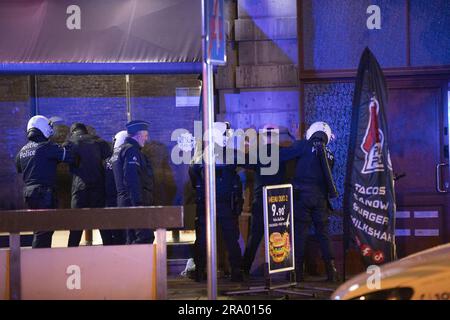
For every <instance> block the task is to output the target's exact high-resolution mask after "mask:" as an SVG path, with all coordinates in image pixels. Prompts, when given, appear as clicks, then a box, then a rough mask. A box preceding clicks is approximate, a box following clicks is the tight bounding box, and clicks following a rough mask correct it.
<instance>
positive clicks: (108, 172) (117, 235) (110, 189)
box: [102, 130, 128, 245]
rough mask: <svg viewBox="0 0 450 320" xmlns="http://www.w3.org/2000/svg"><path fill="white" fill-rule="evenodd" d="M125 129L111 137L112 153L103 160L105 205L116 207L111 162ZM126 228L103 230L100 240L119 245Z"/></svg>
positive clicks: (116, 157) (124, 236) (125, 133)
mask: <svg viewBox="0 0 450 320" xmlns="http://www.w3.org/2000/svg"><path fill="white" fill-rule="evenodd" d="M127 136H128V133H127V131H126V130H122V131H119V132H117V134H116V135H115V136H114V139H113V144H112V145H113V154H112V156H111V157H109V158H108V159H107V160H106V162H105V206H106V207H117V189H116V183H115V181H114V171H113V163H114V162H116V161H117V159H118V157H119V152H120V147H121V146H122V145H123V144H124V143H125V139H126V138H127ZM126 238H127V237H126V230H104V231H103V234H102V240H103V244H104V245H121V244H125V243H126Z"/></svg>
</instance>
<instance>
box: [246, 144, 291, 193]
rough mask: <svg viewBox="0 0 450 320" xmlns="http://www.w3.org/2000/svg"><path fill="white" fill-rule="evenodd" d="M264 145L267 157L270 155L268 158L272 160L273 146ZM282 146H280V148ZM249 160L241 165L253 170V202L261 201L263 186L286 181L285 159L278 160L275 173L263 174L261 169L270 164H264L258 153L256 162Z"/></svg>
mask: <svg viewBox="0 0 450 320" xmlns="http://www.w3.org/2000/svg"><path fill="white" fill-rule="evenodd" d="M265 147H266V148H267V155H268V157H270V159H272V161H273V160H274V157H273V156H274V155H273V151H272V150H273V148H272V145H271V144H269V145H265ZM281 149H282V148H280V150H281ZM249 162H250V161H249V160H248V159H247V161H246V165H244V166H243V167H244V168H245V169H250V170H252V171H254V172H255V182H254V199H253V202H261V201H262V198H263V191H262V190H263V188H264V187H265V186H269V185H276V184H283V183H286V177H285V175H286V165H285V161H281V160H280V162H279V167H278V171H277V173H275V174H273V175H265V174H263V172H262V169H263V168H265V167H269V166H270V165H271V164H270V163H269V164H264V163H263V162H262V161H261V159H260V158H259V155H258V159H257V162H256V164H250V163H249Z"/></svg>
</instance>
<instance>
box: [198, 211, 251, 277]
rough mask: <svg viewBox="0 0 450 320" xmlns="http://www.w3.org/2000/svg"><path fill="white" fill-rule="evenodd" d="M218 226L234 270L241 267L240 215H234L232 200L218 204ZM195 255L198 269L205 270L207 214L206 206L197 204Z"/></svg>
mask: <svg viewBox="0 0 450 320" xmlns="http://www.w3.org/2000/svg"><path fill="white" fill-rule="evenodd" d="M216 212H217V216H216V222H217V224H216V225H217V228H220V229H221V231H222V235H223V239H224V241H225V246H226V248H227V250H228V259H229V263H230V266H231V269H232V270H240V269H241V260H242V255H241V247H240V246H239V234H240V233H239V216H237V215H233V214H232V211H231V204H230V202H227V203H220V202H218V203H217V204H216ZM195 236H196V237H195V238H196V239H195V245H194V246H195V255H194V262H195V268H196V270H199V271H203V270H205V268H206V255H207V252H206V216H205V207H204V205H202V204H200V205H197V216H196V218H195Z"/></svg>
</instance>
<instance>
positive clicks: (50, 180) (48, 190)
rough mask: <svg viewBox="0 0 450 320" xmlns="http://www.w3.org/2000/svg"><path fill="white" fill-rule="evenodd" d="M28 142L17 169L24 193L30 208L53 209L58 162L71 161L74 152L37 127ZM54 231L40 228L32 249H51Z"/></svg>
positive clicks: (18, 160)
mask: <svg viewBox="0 0 450 320" xmlns="http://www.w3.org/2000/svg"><path fill="white" fill-rule="evenodd" d="M28 140H29V142H28V143H27V144H26V145H25V146H24V147H23V148H22V149H21V150H20V151H19V153H18V154H17V156H16V168H17V172H19V173H22V174H23V181H24V183H25V186H24V189H23V196H24V200H25V203H26V205H27V207H28V208H29V209H54V208H56V206H57V202H56V195H55V184H56V166H57V164H58V163H59V162H67V163H72V162H73V157H72V154H71V152H70V151H69V150H68V149H67V148H64V147H61V146H59V145H58V144H56V143H53V142H50V141H49V140H48V139H46V138H45V137H44V136H43V134H42V133H41V132H40V131H39V130H37V129H31V130H30V131H29V133H28ZM52 235H53V231H37V232H35V233H34V237H33V244H32V247H33V248H50V247H51V244H52Z"/></svg>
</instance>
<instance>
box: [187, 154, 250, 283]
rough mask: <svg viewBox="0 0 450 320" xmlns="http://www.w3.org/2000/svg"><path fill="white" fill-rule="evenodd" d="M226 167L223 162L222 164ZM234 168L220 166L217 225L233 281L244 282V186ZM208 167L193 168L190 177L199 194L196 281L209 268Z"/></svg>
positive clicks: (217, 175) (201, 165)
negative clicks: (241, 217) (241, 221)
mask: <svg viewBox="0 0 450 320" xmlns="http://www.w3.org/2000/svg"><path fill="white" fill-rule="evenodd" d="M223 155H224V156H225V155H226V151H224V152H223ZM222 163H223V162H222ZM236 169H237V166H236V165H234V164H217V163H216V166H215V174H216V221H217V226H218V227H219V228H221V230H222V235H223V237H224V241H225V245H226V247H227V250H228V258H229V263H230V266H231V280H232V281H241V280H242V275H241V260H242V257H241V248H240V246H239V234H240V233H239V215H240V214H241V212H242V203H243V199H242V184H241V180H240V177H239V175H238V174H237V172H236ZM204 174H205V167H204V165H203V164H192V165H191V166H190V168H189V176H190V179H191V183H192V186H193V187H194V188H195V191H196V205H197V210H196V218H195V231H196V232H195V234H196V240H195V255H194V261H195V270H196V280H197V281H201V280H204V272H205V268H206V213H205V212H206V211H205V183H204V181H205V180H204Z"/></svg>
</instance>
